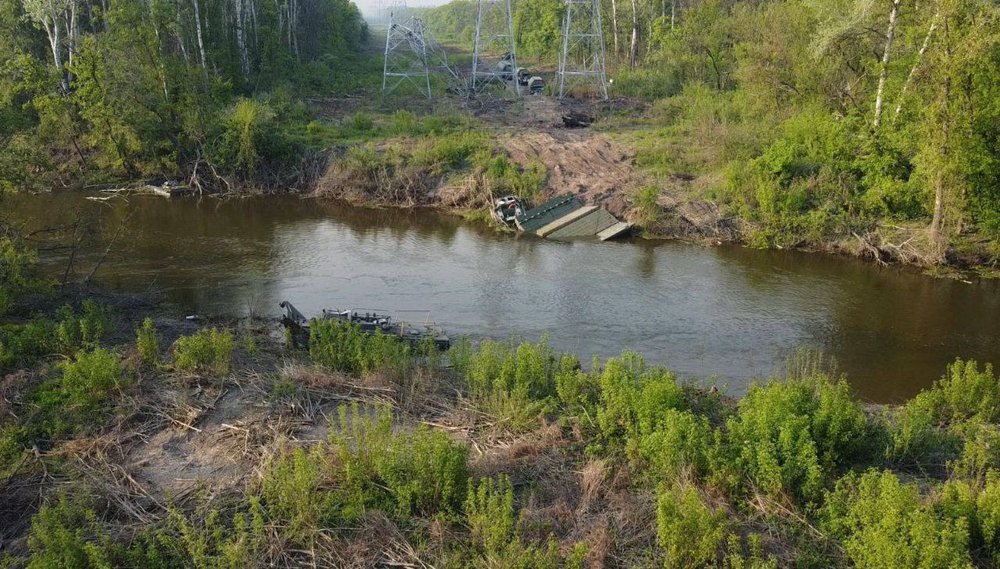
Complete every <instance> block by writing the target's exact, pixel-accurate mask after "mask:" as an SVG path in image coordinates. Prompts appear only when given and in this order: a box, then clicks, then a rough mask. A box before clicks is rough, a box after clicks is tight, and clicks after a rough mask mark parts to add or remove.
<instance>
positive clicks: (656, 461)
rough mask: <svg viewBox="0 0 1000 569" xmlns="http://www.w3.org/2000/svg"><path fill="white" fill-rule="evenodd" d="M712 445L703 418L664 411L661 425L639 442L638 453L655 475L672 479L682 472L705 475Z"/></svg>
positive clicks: (688, 413)
mask: <svg viewBox="0 0 1000 569" xmlns="http://www.w3.org/2000/svg"><path fill="white" fill-rule="evenodd" d="M714 443H715V441H714V438H713V435H712V428H711V427H710V426H709V424H708V420H707V419H706V418H704V417H699V416H697V415H695V414H694V413H691V412H689V411H677V410H676V409H667V410H665V411H664V412H663V417H662V420H661V423H660V426H659V427H658V428H657V429H656V430H655V431H653V432H652V433H650V434H648V435H646V436H644V437H643V438H642V439H641V440H640V441H639V442H638V447H639V449H638V451H639V454H640V455H641V456H642V458H643V459H644V460H645V461H646V463H647V464H648V465H649V466H648V467H649V471H650V472H651V473H652V474H653V475H654V476H658V477H661V478H667V479H671V478H675V477H677V476H679V475H680V474H681V473H682V472H683V471H684V470H685V469H687V470H689V471H691V473H692V474H695V475H698V474H704V473H707V471H708V466H709V455H710V454H711V452H712V447H713V445H714Z"/></svg>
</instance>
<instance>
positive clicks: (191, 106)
mask: <svg viewBox="0 0 1000 569" xmlns="http://www.w3.org/2000/svg"><path fill="white" fill-rule="evenodd" d="M367 34H368V31H367V27H366V25H365V24H364V22H363V21H362V20H361V17H360V13H359V12H358V9H357V7H356V6H355V5H354V4H353V3H351V2H349V1H348V0H148V1H143V2H123V1H115V0H52V1H49V0H2V1H0V188H3V189H18V188H25V187H41V188H44V187H45V186H46V184H48V183H51V182H52V180H51V179H47V178H41V179H39V177H38V175H37V174H38V173H39V172H50V171H60V172H61V173H62V174H64V175H63V176H60V177H59V179H58V182H62V184H65V185H72V184H74V183H76V182H77V181H78V180H81V178H82V181H87V180H88V179H93V178H99V177H105V178H111V179H113V178H130V179H134V178H138V177H155V176H162V177H178V176H180V177H184V178H191V179H192V180H193V181H194V182H195V183H196V184H200V185H212V186H222V187H226V186H229V185H233V184H236V183H241V182H248V181H255V180H257V179H261V178H263V179H264V180H265V182H266V181H267V178H268V177H269V176H274V175H276V172H277V171H278V170H279V169H281V167H284V166H288V165H290V164H292V163H293V162H292V160H291V159H290V157H291V156H292V155H294V154H295V153H296V149H295V148H292V147H291V146H293V145H292V144H291V143H290V142H289V141H288V140H283V139H282V138H283V137H282V136H281V133H280V132H276V130H280V129H276V127H275V117H276V116H279V115H283V114H286V115H287V114H294V113H296V112H297V111H301V110H300V109H299V110H297V109H296V108H295V105H294V104H293V101H292V97H291V94H292V93H296V94H297V93H303V92H305V93H308V92H314V91H324V92H330V91H335V90H336V84H335V83H336V82H337V81H339V80H341V79H343V78H345V77H348V75H349V71H350V65H351V58H352V57H353V56H354V54H355V52H356V51H357V50H358V49H359V48H360V47H361V46H362V44H363V43H364V42H365V41H366V39H367ZM81 172H83V173H85V174H86V176H82V177H81V176H80V175H79V174H80V173H81Z"/></svg>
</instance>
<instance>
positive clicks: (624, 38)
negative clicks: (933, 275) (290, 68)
mask: <svg viewBox="0 0 1000 569" xmlns="http://www.w3.org/2000/svg"><path fill="white" fill-rule="evenodd" d="M601 6H602V10H603V15H604V17H603V22H604V26H605V39H606V43H607V50H608V65H609V70H610V77H612V81H613V85H612V87H613V88H612V90H611V94H612V97H632V98H639V99H644V100H647V101H650V102H651V103H652V107H651V111H650V114H649V115H650V116H649V117H647V118H648V120H641V121H638V122H639V125H638V126H640V127H641V128H636V127H637V124H636V120H635V119H634V117H619V120H612V121H609V122H608V123H607V124H606V125H605V126H604V128H605V129H606V130H608V131H610V132H612V133H617V134H618V135H619V136H621V137H623V138H624V139H625V140H626V141H628V142H629V143H631V144H632V145H634V146H635V147H636V148H637V149H638V161H639V163H640V164H641V165H643V166H645V167H646V168H648V169H650V170H651V171H653V172H656V173H657V174H659V175H660V185H661V186H669V185H671V184H672V183H674V184H676V183H677V182H678V181H679V180H680V181H684V180H685V179H686V178H689V177H691V176H695V177H696V180H695V183H694V184H685V187H687V186H691V188H690V189H689V191H693V192H695V193H697V194H699V195H700V196H703V197H707V198H709V199H712V200H715V201H718V202H720V203H722V204H724V205H725V206H726V208H727V209H728V211H729V212H730V213H731V214H733V215H735V216H737V217H739V218H740V219H741V220H742V221H744V222H745V227H744V228H743V232H744V234H745V238H746V240H747V241H748V242H750V243H753V244H756V245H760V246H775V245H778V246H790V245H796V244H802V243H807V244H809V243H811V244H818V243H822V242H823V241H835V240H837V239H843V238H847V239H850V240H851V241H853V240H855V239H857V240H860V241H861V242H862V243H863V244H864V245H865V246H869V245H874V246H875V247H877V249H878V254H879V255H883V254H884V255H885V256H887V257H895V258H897V259H902V260H910V261H917V262H928V263H934V262H938V261H940V260H942V259H943V258H944V256H945V255H946V253H948V252H949V245H950V246H953V248H952V249H951V252H952V253H956V254H958V255H961V254H962V252H963V251H974V252H976V254H981V255H984V256H985V257H986V258H994V257H995V255H996V252H997V238H998V236H1000V142H998V141H1000V65H998V62H1000V7H998V5H997V3H996V2H991V1H988V0H965V1H950V0H941V1H930V2H905V1H902V0H884V1H876V0H835V1H826V0H824V1H818V0H817V1H813V0H775V1H755V2H737V1H731V0H673V1H671V2H667V1H666V0H656V1H644V0H633V1H632V2H630V3H625V2H621V1H620V0H607V1H604V2H602V3H601ZM474 13H475V3H473V2H468V1H465V0H459V1H457V2H453V3H451V4H448V5H446V6H443V7H440V8H434V9H430V10H427V11H426V12H425V17H426V18H427V19H428V21H429V27H430V29H431V30H432V31H433V32H434V33H435V34H437V35H438V36H439V37H440V38H442V39H444V40H445V41H454V42H458V43H467V42H469V41H470V38H471V37H472V33H473V31H474V29H473V28H472V27H471V26H472V23H473V22H474V21H475V19H474V16H473V15H474ZM561 18H562V5H561V3H560V2H557V1H555V0H537V1H536V0H520V1H515V2H514V26H515V27H514V33H515V36H516V38H517V42H518V44H517V48H518V50H519V52H520V54H521V55H522V56H523V58H525V59H526V60H528V61H532V60H533V61H536V62H541V63H542V64H546V63H548V64H552V63H553V62H554V61H555V59H556V57H557V54H558V50H559V37H560V35H561V31H560V23H561ZM655 191H656V190H655V189H654V190H653V192H654V193H655ZM640 201H641V200H640ZM646 201H647V202H648V201H655V200H650V199H647V200H646Z"/></svg>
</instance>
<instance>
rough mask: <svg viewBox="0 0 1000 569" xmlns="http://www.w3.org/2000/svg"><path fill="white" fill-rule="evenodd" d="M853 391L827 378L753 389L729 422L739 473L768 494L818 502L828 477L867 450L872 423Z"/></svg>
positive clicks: (760, 386)
mask: <svg viewBox="0 0 1000 569" xmlns="http://www.w3.org/2000/svg"><path fill="white" fill-rule="evenodd" d="M849 389H850V388H849V387H848V385H847V383H845V382H843V381H832V380H830V379H829V378H827V377H825V376H816V377H812V378H807V379H801V380H791V381H787V382H777V381H772V382H770V383H768V384H766V385H760V384H756V385H753V386H752V387H751V388H750V390H749V392H747V394H746V396H745V397H743V398H742V399H741V400H740V402H739V409H738V412H737V415H736V416H735V417H733V418H731V419H729V420H728V421H727V428H728V438H729V441H730V443H731V445H732V446H733V447H734V448H736V449H738V451H737V452H738V457H737V465H738V467H739V469H740V470H741V471H742V472H743V473H744V474H745V475H746V477H747V478H748V479H749V480H750V481H751V482H752V483H753V484H754V486H756V487H758V488H760V489H762V490H764V491H765V492H768V493H771V494H777V493H780V492H787V493H789V494H790V495H792V496H793V497H796V498H800V499H805V500H807V501H814V500H816V499H818V498H819V497H820V491H821V490H822V488H823V486H824V485H825V483H826V481H827V477H828V476H829V475H830V474H832V473H834V472H835V471H836V470H837V469H838V468H842V467H844V466H845V465H847V464H850V463H851V461H852V460H858V459H860V458H861V456H862V454H863V452H864V451H865V450H866V449H865V444H864V442H865V441H866V440H867V438H868V435H869V428H868V424H867V420H866V418H865V414H864V411H863V410H862V409H861V406H860V405H859V404H858V403H856V402H854V401H852V400H851V397H850V392H849Z"/></svg>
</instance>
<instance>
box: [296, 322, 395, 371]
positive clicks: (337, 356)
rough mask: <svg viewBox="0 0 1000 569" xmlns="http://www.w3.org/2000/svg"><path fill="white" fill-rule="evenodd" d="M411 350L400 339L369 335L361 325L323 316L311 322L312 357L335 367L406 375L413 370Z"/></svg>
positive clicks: (324, 364) (325, 364)
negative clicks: (386, 370)
mask: <svg viewBox="0 0 1000 569" xmlns="http://www.w3.org/2000/svg"><path fill="white" fill-rule="evenodd" d="M410 352H411V350H410V346H409V344H407V343H405V342H402V341H400V340H399V339H398V338H396V337H394V336H390V335H388V334H382V333H381V332H375V333H374V334H367V333H365V332H362V331H361V327H360V326H358V325H357V324H352V323H349V322H339V321H336V320H321V319H313V320H312V322H310V324H309V357H310V358H311V359H312V361H313V363H315V364H318V365H321V366H324V367H327V368H329V369H332V370H336V371H344V372H348V373H355V374H362V375H365V374H369V373H371V372H373V371H376V370H378V369H384V368H388V369H392V370H394V371H396V372H397V373H398V374H400V375H402V374H403V373H405V372H406V371H408V370H409V367H410V363H411V361H410V360H411V358H410V356H411V353H410Z"/></svg>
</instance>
